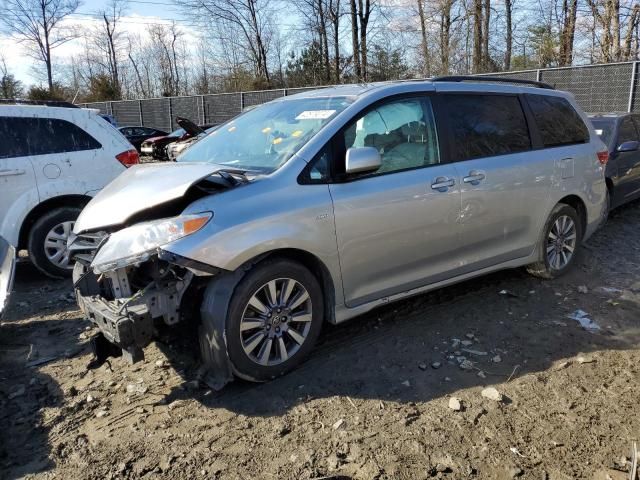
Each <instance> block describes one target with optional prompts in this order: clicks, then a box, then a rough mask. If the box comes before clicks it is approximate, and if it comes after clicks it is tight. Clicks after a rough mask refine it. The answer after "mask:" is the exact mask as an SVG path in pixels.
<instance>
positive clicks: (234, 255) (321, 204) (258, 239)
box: [163, 180, 341, 285]
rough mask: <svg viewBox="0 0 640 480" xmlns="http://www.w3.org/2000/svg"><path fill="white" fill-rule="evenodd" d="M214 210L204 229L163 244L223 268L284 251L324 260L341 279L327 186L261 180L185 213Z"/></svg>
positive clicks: (201, 202)
mask: <svg viewBox="0 0 640 480" xmlns="http://www.w3.org/2000/svg"><path fill="white" fill-rule="evenodd" d="M202 211H212V212H213V218H212V219H211V221H210V222H209V223H208V224H207V226H206V227H204V228H203V229H202V230H200V231H198V232H197V233H195V234H194V235H191V236H189V237H184V238H182V239H180V240H178V241H176V242H173V243H171V244H169V245H166V246H164V247H163V249H164V250H167V251H169V252H171V253H175V254H177V255H181V256H183V257H186V258H190V259H192V260H196V261H198V262H202V263H205V264H208V265H211V266H213V267H217V268H220V269H223V270H229V271H233V270H236V269H237V268H239V267H240V266H241V265H243V264H245V263H246V262H248V261H249V260H251V259H253V258H256V257H258V256H260V255H262V254H264V253H268V252H272V251H274V250H279V249H297V250H302V251H304V252H308V253H310V254H312V255H314V256H315V257H316V258H318V259H319V260H320V261H321V262H322V263H324V265H325V266H326V267H327V269H328V270H329V273H330V274H331V275H332V277H333V280H334V283H335V284H336V285H338V284H341V282H340V274H339V272H340V268H339V263H338V249H337V244H336V232H335V223H334V220H333V205H332V202H331V196H330V194H329V189H328V186H327V185H298V184H297V183H295V184H293V185H291V184H290V183H285V184H284V185H283V184H282V183H277V182H271V181H267V180H264V181H261V182H257V183H256V184H252V185H246V186H243V187H239V188H236V189H233V190H229V191H226V192H224V193H220V194H217V195H211V196H209V197H206V198H203V199H201V200H198V201H196V202H194V203H193V204H191V205H190V206H189V207H188V208H187V209H186V210H185V212H184V213H197V212H202Z"/></svg>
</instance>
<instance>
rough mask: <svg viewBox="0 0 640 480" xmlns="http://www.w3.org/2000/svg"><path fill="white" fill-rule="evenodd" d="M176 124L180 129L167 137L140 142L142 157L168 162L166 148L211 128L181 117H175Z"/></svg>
mask: <svg viewBox="0 0 640 480" xmlns="http://www.w3.org/2000/svg"><path fill="white" fill-rule="evenodd" d="M176 123H177V124H178V126H179V127H180V128H179V129H177V130H175V131H173V132H171V133H170V134H168V135H164V136H157V137H152V138H149V139H147V140H145V141H144V142H142V146H141V147H140V151H141V153H142V154H143V155H151V156H152V157H153V158H154V159H155V160H160V161H164V160H169V157H168V156H167V146H169V145H170V144H172V143H174V142H181V141H184V140H187V139H189V138H192V137H195V136H197V135H200V134H202V133H204V131H205V130H206V129H207V128H209V127H210V126H211V125H202V126H198V125H196V124H195V123H193V122H192V121H191V120H189V119H187V118H182V117H176Z"/></svg>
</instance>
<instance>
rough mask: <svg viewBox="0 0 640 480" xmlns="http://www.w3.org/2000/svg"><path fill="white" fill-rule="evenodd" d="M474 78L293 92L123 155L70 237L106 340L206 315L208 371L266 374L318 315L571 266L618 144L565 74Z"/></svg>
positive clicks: (596, 218)
mask: <svg viewBox="0 0 640 480" xmlns="http://www.w3.org/2000/svg"><path fill="white" fill-rule="evenodd" d="M467 80H469V78H467V77H447V78H438V79H433V80H430V81H406V82H391V83H381V84H366V85H350V86H339V87H334V88H325V89H320V90H315V91H309V92H305V93H301V94H298V95H293V96H290V97H285V98H281V99H278V100H275V101H272V102H269V103H267V104H264V105H262V106H260V107H257V108H255V109H253V110H251V111H248V112H246V113H244V114H242V115H240V116H238V117H236V118H235V119H233V120H231V121H229V122H228V123H227V124H224V125H222V126H221V127H219V128H217V129H216V130H214V131H213V132H211V133H210V134H208V135H207V136H206V137H205V138H204V139H202V140H201V141H200V142H198V143H197V144H195V145H193V146H192V147H191V148H190V149H189V150H187V151H186V152H185V153H184V154H183V155H182V156H181V157H179V158H178V161H177V162H175V163H172V164H156V165H153V164H151V165H140V166H135V167H133V168H131V169H129V170H127V171H126V172H124V173H123V174H122V175H120V177H118V178H117V179H116V180H115V181H113V182H112V183H111V184H110V185H108V186H107V187H106V188H105V189H104V190H102V191H101V192H100V193H99V194H98V195H97V196H96V197H95V198H94V199H93V200H92V201H91V202H90V203H89V204H88V205H87V207H86V208H85V209H84V210H83V212H82V213H81V215H80V217H79V218H78V220H77V222H76V224H75V228H74V234H73V238H72V239H71V241H70V248H71V249H72V251H73V252H74V255H75V258H76V260H77V264H76V268H75V271H74V280H75V288H76V292H77V297H78V302H79V304H80V307H81V308H82V310H83V311H84V313H85V314H86V316H87V317H88V318H89V320H91V321H92V322H93V323H95V324H96V325H97V326H98V327H99V329H100V331H101V332H102V336H100V337H99V338H98V339H97V340H96V342H97V343H96V344H97V345H99V344H103V346H104V345H116V346H117V347H118V352H119V351H120V349H121V351H122V352H123V353H124V355H125V356H127V357H128V358H129V359H130V360H132V361H137V360H141V359H143V358H144V356H143V350H142V349H143V348H144V347H145V346H146V345H147V344H148V343H149V342H151V341H152V339H153V338H154V335H155V332H156V331H157V329H158V328H159V327H160V326H162V325H170V326H175V328H180V327H182V328H184V327H185V326H187V325H188V324H189V323H196V324H197V325H198V327H199V335H200V344H201V354H202V359H203V362H204V364H205V366H206V367H207V369H208V372H209V373H210V375H209V380H210V381H209V382H208V383H209V384H213V385H218V386H220V385H223V384H224V383H226V382H227V381H229V380H230V379H231V378H233V376H234V375H235V376H238V377H241V378H244V379H248V380H253V381H265V380H268V379H272V378H274V377H276V376H278V375H282V374H283V373H285V372H287V371H288V370H290V369H291V368H293V367H295V366H296V365H297V364H299V363H300V362H301V361H302V360H303V359H304V357H305V356H306V355H307V354H308V353H309V351H310V350H311V349H312V347H313V345H314V343H315V341H316V339H317V338H318V335H319V333H320V329H321V327H322V324H323V323H324V322H330V323H339V322H342V321H345V320H347V319H349V318H351V317H354V316H356V315H360V314H362V313H364V312H367V311H369V310H371V309H372V308H375V307H377V306H379V305H382V304H385V303H388V302H391V301H395V300H398V299H402V298H406V297H408V296H411V295H416V294H419V293H422V292H426V291H428V290H432V289H435V288H438V287H441V286H444V285H448V284H452V283H455V282H460V281H462V280H465V279H468V278H471V277H474V276H478V275H482V274H484V273H488V272H492V271H495V270H499V269H505V268H514V267H523V266H526V268H527V269H528V270H529V271H530V272H531V273H532V274H534V275H537V276H539V277H542V278H554V277H557V276H559V275H562V274H563V273H565V272H566V271H567V269H569V268H570V267H571V264H572V263H573V262H574V260H575V256H576V250H577V249H578V247H579V246H580V244H581V242H583V241H584V240H586V239H587V238H588V237H589V236H590V235H591V234H592V233H593V232H594V231H595V230H596V228H597V227H598V226H599V225H600V224H601V222H602V220H603V210H604V208H603V207H604V204H605V197H606V185H605V180H604V174H603V173H604V167H605V164H606V162H607V159H608V154H607V149H606V147H605V146H604V144H603V143H602V142H601V141H600V140H599V138H598V137H597V136H596V134H595V132H594V131H593V128H592V127H591V126H590V123H589V121H588V119H587V117H586V116H585V114H584V113H583V112H582V110H581V109H580V108H579V107H578V106H577V105H576V103H575V101H574V99H573V97H572V96H571V95H570V94H568V93H566V92H560V91H556V90H554V89H553V88H551V87H549V86H548V85H545V84H540V83H536V82H519V81H517V80H509V82H510V83H509V84H500V83H499V81H497V79H490V78H485V79H480V80H479V79H478V78H474V79H473V82H469V81H467ZM107 342H108V343H107ZM106 350H108V349H104V348H97V352H101V351H102V352H104V351H106ZM111 350H113V349H111ZM98 356H100V353H98ZM98 360H99V359H98Z"/></svg>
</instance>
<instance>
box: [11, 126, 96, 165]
mask: <svg viewBox="0 0 640 480" xmlns="http://www.w3.org/2000/svg"><path fill="white" fill-rule="evenodd" d="M2 121H3V124H4V126H2V127H1V128H2V130H3V132H1V133H5V132H4V130H7V131H8V132H7V134H8V138H13V140H12V141H11V142H7V143H9V144H14V146H13V147H9V148H10V149H11V151H8V150H7V151H5V148H4V147H0V157H2V156H4V157H7V156H14V157H15V156H26V155H47V154H54V153H66V152H79V151H84V150H95V149H98V148H101V147H102V146H101V145H100V143H99V142H98V141H97V140H96V139H95V138H93V137H92V136H91V135H89V134H88V133H87V132H85V131H84V130H82V129H81V128H80V127H78V126H77V125H74V124H73V123H71V122H68V121H66V120H60V119H57V118H26V117H3V118H2ZM4 138H7V137H4ZM16 142H19V143H20V145H18V146H16V145H15V143H16ZM0 143H4V142H0Z"/></svg>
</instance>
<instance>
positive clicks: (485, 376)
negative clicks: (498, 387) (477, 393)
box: [478, 370, 487, 378]
mask: <svg viewBox="0 0 640 480" xmlns="http://www.w3.org/2000/svg"><path fill="white" fill-rule="evenodd" d="M478 376H479V377H480V378H487V374H486V373H484V372H483V371H482V370H480V371H479V372H478Z"/></svg>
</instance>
